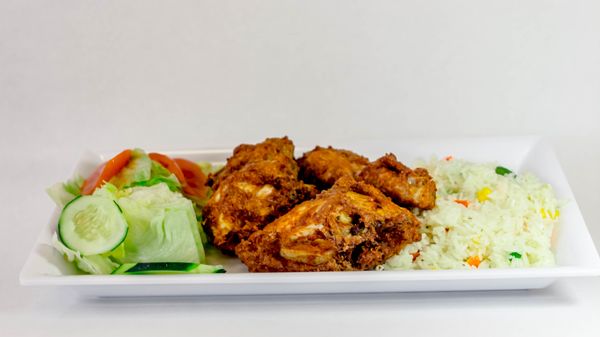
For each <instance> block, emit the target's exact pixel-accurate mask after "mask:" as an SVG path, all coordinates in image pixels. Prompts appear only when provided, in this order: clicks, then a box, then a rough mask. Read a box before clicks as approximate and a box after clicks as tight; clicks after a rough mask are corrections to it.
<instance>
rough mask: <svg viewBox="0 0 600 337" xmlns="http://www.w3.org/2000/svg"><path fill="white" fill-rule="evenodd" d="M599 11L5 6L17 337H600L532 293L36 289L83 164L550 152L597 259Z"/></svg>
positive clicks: (453, 4)
mask: <svg viewBox="0 0 600 337" xmlns="http://www.w3.org/2000/svg"><path fill="white" fill-rule="evenodd" d="M599 13H600V2H597V1H589V2H583V1H541V0H540V1H538V0H532V1H516V0H515V1H499V2H494V3H492V2H487V1H443V0H435V1H421V2H417V1H414V2H413V1H389V2H388V1H386V2H377V3H374V2H370V1H364V2H358V1H341V0H340V1H318V2H317V1H280V0H270V1H241V2H232V1H183V2H178V3H177V4H175V3H172V2H170V3H168V4H167V3H165V4H160V3H159V2H153V1H133V2H126V1H38V2H36V1H2V2H0V154H1V158H2V160H1V163H2V165H0V188H1V189H2V192H1V193H0V214H1V215H2V220H1V221H0V229H1V232H0V256H1V257H2V258H3V260H2V268H0V282H1V283H0V336H45V335H48V336H52V335H56V336H85V335H90V336H106V335H107V334H109V335H127V336H135V335H143V336H160V335H162V336H165V335H178V336H183V335H192V334H193V335H203V336H217V335H231V336H240V335H244V336H255V335H256V336H259V335H260V336H283V335H290V336H313V335H314V336H317V335H336V336H359V335H360V336H383V335H406V336H418V335H433V334H436V335H443V336H502V337H506V336H535V335H540V336H568V335H570V336H575V335H577V336H597V335H599V334H600V319H599V316H598V312H600V310H599V309H600V279H598V278H591V279H574V280H567V281H561V282H558V283H556V284H555V285H553V286H551V287H550V288H547V289H543V290H535V291H507V292H454V293H419V294H414V293H413V294H402V293H394V294H379V295H372V294H358V295H331V296H259V297H225V298H222V297H208V298H163V299H112V300H107V299H104V300H90V299H80V298H77V297H75V296H73V295H71V294H69V293H63V292H59V291H56V290H53V289H38V288H29V287H21V286H20V285H19V283H18V273H19V271H20V269H21V267H22V265H23V263H24V261H25V258H26V257H27V255H28V254H29V251H30V250H31V248H32V245H33V243H34V240H35V238H36V237H37V234H38V233H39V231H40V229H41V228H42V226H44V225H45V223H46V220H47V218H48V217H49V215H50V213H51V211H52V209H53V205H52V203H51V201H50V200H49V198H48V197H46V195H45V194H44V188H45V187H47V186H48V185H51V184H52V183H54V182H56V181H60V180H63V179H64V178H66V177H68V175H69V174H70V172H71V170H72V168H73V165H74V164H75V162H76V160H77V159H78V158H79V156H80V155H81V154H82V153H83V152H84V151H85V150H86V149H98V150H117V149H120V148H124V147H132V146H140V147H144V148H147V149H182V148H200V147H215V146H226V145H234V144H236V143H239V142H242V141H246V142H256V141H259V140H261V138H264V137H266V136H276V135H283V134H287V135H289V136H290V137H291V138H292V139H293V140H295V141H296V142H297V143H304V144H312V143H315V142H320V143H322V144H325V143H328V142H329V143H334V144H335V141H336V140H343V139H348V138H361V139H374V138H385V139H394V138H398V137H399V136H423V137H427V136H429V135H444V136H448V135H462V136H464V135H469V136H484V135H526V134H527V135H529V134H536V135H543V136H546V137H548V138H549V139H550V141H551V142H552V143H553V145H554V146H555V149H556V150H557V153H558V156H559V159H560V160H561V162H562V164H563V168H564V170H565V173H566V175H567V177H568V179H569V181H570V183H571V186H572V188H573V191H574V193H575V195H576V198H577V201H578V203H579V205H580V207H581V209H582V212H583V214H584V217H585V219H586V221H587V224H588V227H589V229H590V232H591V233H592V236H593V238H594V241H595V243H596V245H597V246H600V227H599V226H600V215H599V214H600V213H598V209H599V206H600V193H598V191H599V190H600V174H599V173H600V150H599V148H600V132H599V131H600V20H599V19H598V18H599Z"/></svg>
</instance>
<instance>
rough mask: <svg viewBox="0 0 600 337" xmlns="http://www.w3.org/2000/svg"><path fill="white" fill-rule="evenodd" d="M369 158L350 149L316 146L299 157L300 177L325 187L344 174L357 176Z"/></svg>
mask: <svg viewBox="0 0 600 337" xmlns="http://www.w3.org/2000/svg"><path fill="white" fill-rule="evenodd" d="M368 163H369V160H368V159H367V158H365V157H363V156H360V155H358V154H356V153H354V152H352V151H348V150H340V149H334V148H333V147H331V146H329V147H327V148H324V147H320V146H317V147H315V148H314V149H313V150H312V151H309V152H306V153H305V154H304V155H303V156H302V157H301V158H300V159H298V165H299V166H300V177H301V178H302V179H303V180H304V181H306V182H309V183H311V184H315V185H317V187H319V188H321V189H326V188H329V187H331V186H333V184H335V182H336V181H337V180H338V179H340V178H341V177H344V176H351V177H353V178H357V177H358V173H360V171H361V170H362V169H363V168H364V167H365V166H366V165H367V164H368Z"/></svg>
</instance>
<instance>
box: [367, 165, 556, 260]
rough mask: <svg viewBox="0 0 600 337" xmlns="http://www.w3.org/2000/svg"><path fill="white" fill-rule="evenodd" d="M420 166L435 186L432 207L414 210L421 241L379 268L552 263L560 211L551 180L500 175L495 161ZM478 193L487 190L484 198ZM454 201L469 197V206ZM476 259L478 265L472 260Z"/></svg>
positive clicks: (519, 175) (522, 175)
mask: <svg viewBox="0 0 600 337" xmlns="http://www.w3.org/2000/svg"><path fill="white" fill-rule="evenodd" d="M421 166H423V167H425V168H426V169H427V170H428V171H429V174H431V176H432V177H433V179H434V180H435V182H436V184H437V199H436V206H435V208H434V209H432V210H430V211H423V212H418V211H415V212H416V213H415V214H416V215H417V217H418V218H419V220H420V221H421V224H422V226H421V227H422V228H421V229H422V239H421V241H418V242H415V243H413V244H410V245H408V246H407V247H405V248H404V249H403V250H402V251H401V252H400V253H399V254H398V255H395V256H393V257H392V258H390V259H389V260H387V261H386V263H385V264H383V265H381V266H379V269H385V270H392V269H465V268H506V267H541V266H552V265H554V263H555V262H554V254H553V252H552V247H551V241H552V236H553V232H554V228H555V227H556V224H557V223H558V217H559V214H560V213H559V203H558V200H557V199H556V196H555V195H554V191H553V189H552V187H551V186H550V185H549V184H546V183H543V182H541V181H540V180H539V179H538V178H537V177H535V176H534V175H532V174H528V173H524V174H518V175H515V174H508V175H504V176H503V175H499V174H497V173H496V171H495V169H496V166H497V165H495V164H475V163H470V162H467V161H464V160H459V159H450V160H436V159H432V160H431V161H430V162H429V163H425V164H424V165H421ZM488 189H489V190H488ZM482 191H488V192H489V191H491V193H489V194H488V195H487V198H485V197H484V194H485V193H481V192H482ZM478 192H479V193H480V194H479V196H480V198H481V201H480V200H478ZM455 200H466V201H468V203H469V204H468V207H465V206H464V205H462V204H460V203H457V202H456V201H455ZM511 254H512V255H511ZM477 260H479V261H480V264H479V265H478V267H476V266H475V265H476V264H477V262H475V263H473V261H477ZM469 262H470V263H469Z"/></svg>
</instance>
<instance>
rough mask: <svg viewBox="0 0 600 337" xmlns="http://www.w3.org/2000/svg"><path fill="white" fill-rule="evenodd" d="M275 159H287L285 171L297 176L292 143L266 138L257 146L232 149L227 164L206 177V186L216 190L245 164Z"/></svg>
mask: <svg viewBox="0 0 600 337" xmlns="http://www.w3.org/2000/svg"><path fill="white" fill-rule="evenodd" d="M276 157H287V158H288V160H287V161H284V162H285V163H286V166H285V168H284V169H285V170H286V171H287V172H289V174H291V175H295V174H298V166H297V165H296V163H295V162H294V143H292V141H291V140H290V139H289V138H288V137H287V136H286V137H282V138H267V139H266V140H265V141H264V142H262V143H258V144H254V145H251V144H240V145H238V146H237V147H236V148H235V149H233V155H232V156H231V157H229V158H227V164H226V165H225V166H224V167H223V168H222V169H220V170H219V171H218V172H216V173H213V174H210V175H209V176H208V185H209V186H210V187H212V188H213V190H216V189H217V188H218V187H219V183H220V182H221V181H222V180H224V179H225V178H227V176H229V175H230V174H232V173H233V172H235V171H238V170H239V169H241V168H242V167H244V166H245V165H246V164H248V163H251V162H256V161H263V160H273V159H276Z"/></svg>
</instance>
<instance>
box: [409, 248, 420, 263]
mask: <svg viewBox="0 0 600 337" xmlns="http://www.w3.org/2000/svg"><path fill="white" fill-rule="evenodd" d="M410 255H412V260H413V262H415V260H416V259H417V257H419V255H421V251H419V250H417V251H416V252H414V253H410Z"/></svg>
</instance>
